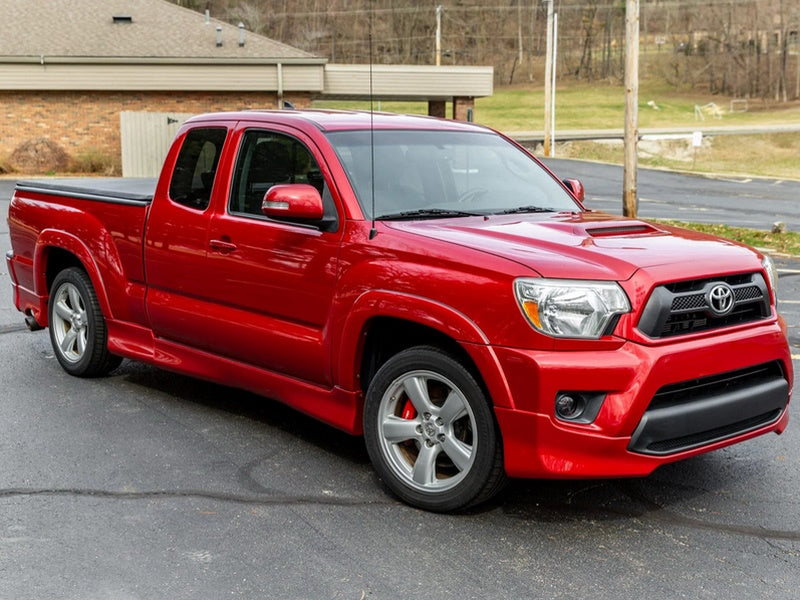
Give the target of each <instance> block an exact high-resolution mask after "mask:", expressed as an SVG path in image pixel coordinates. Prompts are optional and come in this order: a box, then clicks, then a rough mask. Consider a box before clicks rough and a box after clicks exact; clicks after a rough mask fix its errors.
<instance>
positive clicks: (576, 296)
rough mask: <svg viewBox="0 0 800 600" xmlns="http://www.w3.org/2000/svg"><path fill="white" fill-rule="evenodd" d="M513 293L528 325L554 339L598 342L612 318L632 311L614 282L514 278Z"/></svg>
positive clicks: (623, 294) (625, 297)
mask: <svg viewBox="0 0 800 600" xmlns="http://www.w3.org/2000/svg"><path fill="white" fill-rule="evenodd" d="M514 293H515V295H516V297H517V302H518V303H519V306H520V308H521V309H522V312H523V314H524V315H525V316H526V317H527V318H528V321H530V323H531V325H533V326H534V327H535V328H536V329H537V330H538V331H541V332H542V333H544V334H545V335H550V336H553V337H563V338H586V339H597V338H599V337H601V336H602V335H603V333H604V332H605V330H606V328H607V327H608V325H609V323H610V322H611V321H612V319H613V318H614V317H615V316H617V315H620V314H623V313H626V312H630V310H631V305H630V302H628V297H627V296H626V295H625V292H623V291H622V288H621V287H619V285H618V284H617V283H615V282H613V281H579V280H569V279H517V280H516V281H515V282H514Z"/></svg>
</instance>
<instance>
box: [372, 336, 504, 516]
mask: <svg viewBox="0 0 800 600" xmlns="http://www.w3.org/2000/svg"><path fill="white" fill-rule="evenodd" d="M364 438H365V442H366V446H367V451H368V452H369V456H370V459H371V460H372V463H373V465H374V467H375V469H376V471H377V472H378V475H379V476H380V477H381V479H383V481H384V483H386V485H387V486H388V487H389V488H390V489H391V490H392V491H393V492H394V493H395V494H397V496H399V497H400V498H401V499H402V500H404V501H405V502H407V503H408V504H411V505H413V506H416V507H419V508H423V509H425V510H432V511H437V512H446V511H455V510H459V509H464V508H468V507H470V506H474V505H476V504H479V503H480V502H484V501H485V500H488V499H489V498H490V497H491V496H493V495H494V494H495V493H496V492H497V491H498V490H499V489H500V488H501V487H502V485H503V483H504V482H505V472H504V470H503V452H502V444H501V441H500V435H499V432H498V429H497V425H496V422H495V419H494V414H493V412H492V409H491V407H490V405H489V402H488V401H487V398H486V395H485V394H484V392H483V390H482V389H481V387H480V386H479V385H478V383H477V382H476V381H475V378H474V377H473V376H472V375H471V374H470V372H469V371H468V370H467V369H465V368H464V366H463V365H462V364H461V363H459V362H458V361H457V360H455V359H454V358H452V357H451V356H449V355H447V354H444V353H443V352H441V351H440V350H438V349H436V348H433V347H426V346H418V347H414V348H410V349H408V350H404V351H403V352H400V353H398V354H396V355H395V356H393V357H392V358H390V359H389V360H388V361H387V362H386V363H385V364H384V365H383V366H382V367H381V368H380V369H379V370H378V372H377V373H376V375H375V377H374V379H373V380H372V382H371V383H370V386H369V389H368V390H367V396H366V404H365V407H364Z"/></svg>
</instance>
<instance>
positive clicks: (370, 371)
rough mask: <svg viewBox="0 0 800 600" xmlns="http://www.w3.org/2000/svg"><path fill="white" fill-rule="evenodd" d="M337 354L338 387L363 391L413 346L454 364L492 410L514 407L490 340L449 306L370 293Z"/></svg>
mask: <svg viewBox="0 0 800 600" xmlns="http://www.w3.org/2000/svg"><path fill="white" fill-rule="evenodd" d="M343 332H344V333H343V337H342V342H341V344H340V345H339V349H338V352H337V355H338V363H337V373H336V375H337V377H336V380H337V382H338V383H339V385H340V387H343V388H345V389H348V390H354V391H360V392H362V397H363V393H364V392H366V389H367V387H368V386H369V383H370V381H371V380H372V378H373V377H374V375H375V373H376V372H377V371H378V369H380V367H381V365H383V364H384V363H385V362H386V360H388V359H389V358H390V357H391V356H393V355H395V354H397V353H398V352H401V351H402V350H405V349H407V348H410V347H413V346H425V345H427V346H434V347H437V348H439V349H441V350H443V351H445V352H447V353H448V354H450V355H451V356H453V357H454V358H456V359H458V360H459V361H460V362H462V364H463V365H464V366H465V368H467V370H468V371H469V372H470V373H471V374H472V375H473V377H475V380H476V381H477V382H478V384H479V385H480V386H481V387H482V388H483V390H484V392H485V393H486V396H487V398H489V400H490V402H491V403H492V404H494V405H498V406H508V407H510V406H511V405H512V400H511V395H510V390H509V387H508V385H507V383H506V381H505V377H504V376H503V372H502V369H501V367H500V363H499V361H498V359H497V356H496V355H495V353H494V351H493V349H492V347H491V345H490V344H489V340H488V338H487V337H486V335H485V334H484V333H483V331H481V329H480V328H479V327H478V326H477V324H475V323H474V322H473V321H472V320H470V319H469V318H468V317H467V316H466V315H464V314H463V313H461V312H459V311H458V310H456V309H454V308H453V307H450V306H447V305H444V304H442V303H439V302H436V301H433V300H430V299H427V298H423V297H419V296H414V295H411V294H404V293H397V292H389V291H384V290H373V291H370V292H366V293H365V294H363V295H362V296H361V297H359V299H358V300H357V301H356V303H355V304H354V306H353V307H352V309H351V310H350V311H349V313H348V317H347V319H346V321H345V325H344V328H343Z"/></svg>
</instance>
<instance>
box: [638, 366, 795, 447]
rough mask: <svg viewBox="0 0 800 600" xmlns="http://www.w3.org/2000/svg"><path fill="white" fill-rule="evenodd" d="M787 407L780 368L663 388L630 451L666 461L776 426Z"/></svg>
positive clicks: (754, 369) (751, 369)
mask: <svg viewBox="0 0 800 600" xmlns="http://www.w3.org/2000/svg"><path fill="white" fill-rule="evenodd" d="M788 402H789V383H788V381H787V380H786V376H785V375H784V371H783V368H782V367H781V363H780V362H777V361H776V362H771V363H765V364H762V365H756V366H753V367H748V368H745V369H739V370H737V371H730V372H727V373H721V374H719V375H712V376H710V377H703V378H699V379H691V380H688V381H682V382H680V383H675V384H671V385H667V386H664V387H662V388H661V389H659V390H658V392H656V394H655V395H654V396H653V398H652V400H651V401H650V405H649V406H648V407H647V410H646V411H645V413H644V415H643V416H642V419H641V420H640V421H639V425H638V427H637V428H636V431H635V432H634V433H633V435H632V436H631V442H630V445H629V446H628V448H629V449H630V450H631V451H633V452H640V453H642V454H655V455H668V454H674V453H676V452H683V451H685V450H690V449H692V448H698V447H701V446H705V445H708V444H712V443H715V442H718V441H721V440H725V439H727V438H731V437H735V436H737V435H741V434H743V433H747V432H749V431H754V430H756V429H759V428H760V427H763V426H765V425H768V424H769V423H773V422H775V421H777V420H778V419H779V418H780V416H781V414H782V413H783V411H784V410H785V409H786V405H787V403H788Z"/></svg>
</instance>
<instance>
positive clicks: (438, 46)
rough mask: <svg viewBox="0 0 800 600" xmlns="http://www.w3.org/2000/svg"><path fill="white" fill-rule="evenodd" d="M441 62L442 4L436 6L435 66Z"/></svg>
mask: <svg viewBox="0 0 800 600" xmlns="http://www.w3.org/2000/svg"><path fill="white" fill-rule="evenodd" d="M441 64H442V5H441V4H440V5H438V6H437V7H436V66H437V67H438V66H440V65H441Z"/></svg>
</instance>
